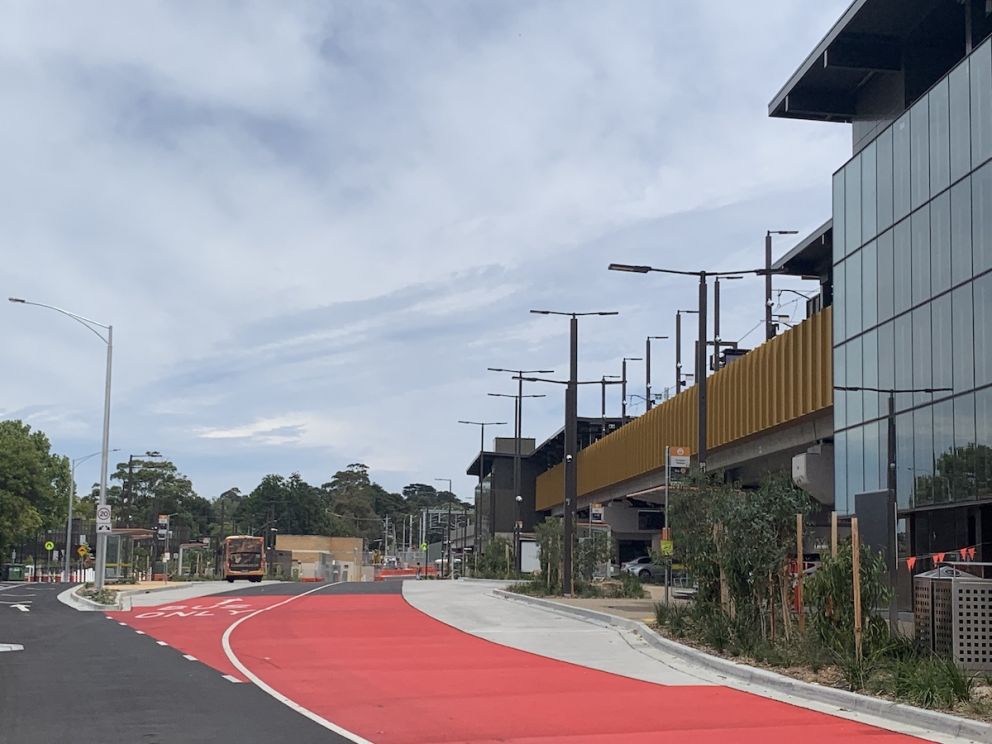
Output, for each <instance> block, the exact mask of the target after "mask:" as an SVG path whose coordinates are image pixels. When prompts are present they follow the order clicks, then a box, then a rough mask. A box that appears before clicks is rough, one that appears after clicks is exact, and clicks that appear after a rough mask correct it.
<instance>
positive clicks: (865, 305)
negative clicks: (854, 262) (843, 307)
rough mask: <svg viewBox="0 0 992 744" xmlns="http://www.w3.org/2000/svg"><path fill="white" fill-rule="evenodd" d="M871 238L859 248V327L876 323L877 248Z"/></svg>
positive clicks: (867, 326) (868, 326) (866, 326)
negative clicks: (870, 240)
mask: <svg viewBox="0 0 992 744" xmlns="http://www.w3.org/2000/svg"><path fill="white" fill-rule="evenodd" d="M877 245H878V244H877V243H876V242H875V241H874V240H873V241H872V242H870V243H868V244H867V245H866V246H865V247H864V248H862V249H861V327H862V328H871V327H872V326H874V325H876V324H877V323H878V248H877Z"/></svg>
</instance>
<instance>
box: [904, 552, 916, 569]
mask: <svg viewBox="0 0 992 744" xmlns="http://www.w3.org/2000/svg"><path fill="white" fill-rule="evenodd" d="M915 565H916V556H915V555H914V556H912V557H910V558H907V559H906V568H908V569H909V570H910V571H912V570H913V566H915Z"/></svg>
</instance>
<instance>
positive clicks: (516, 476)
mask: <svg viewBox="0 0 992 744" xmlns="http://www.w3.org/2000/svg"><path fill="white" fill-rule="evenodd" d="M519 377H520V379H519V380H517V400H516V406H514V409H513V430H514V437H515V439H516V446H515V447H514V450H513V504H514V510H513V564H514V567H515V568H516V571H517V573H519V572H520V531H521V530H522V529H523V522H522V514H521V502H522V501H523V499H522V498H521V496H520V480H521V479H520V458H521V457H522V455H523V452H522V450H523V447H522V445H521V443H520V437H521V435H522V431H523V421H522V419H523V412H524V379H523V373H521V374H520V375H519Z"/></svg>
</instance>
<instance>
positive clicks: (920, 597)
mask: <svg viewBox="0 0 992 744" xmlns="http://www.w3.org/2000/svg"><path fill="white" fill-rule="evenodd" d="M932 584H933V581H932V579H928V578H924V577H922V576H917V577H916V578H914V579H913V621H914V624H915V626H916V640H917V641H918V642H919V644H920V645H921V646H922V647H923V648H926V649H929V650H931V651H933V628H932V626H931V624H932V623H933V617H932V616H931V614H930V604H931V603H930V592H931V590H932Z"/></svg>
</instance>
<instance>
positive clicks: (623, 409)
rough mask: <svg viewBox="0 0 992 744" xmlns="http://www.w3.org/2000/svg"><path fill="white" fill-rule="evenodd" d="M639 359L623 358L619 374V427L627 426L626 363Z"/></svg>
mask: <svg viewBox="0 0 992 744" xmlns="http://www.w3.org/2000/svg"><path fill="white" fill-rule="evenodd" d="M639 361H641V358H640V357H624V358H623V364H622V365H621V367H622V369H621V374H620V426H625V425H626V424H627V362H639Z"/></svg>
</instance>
